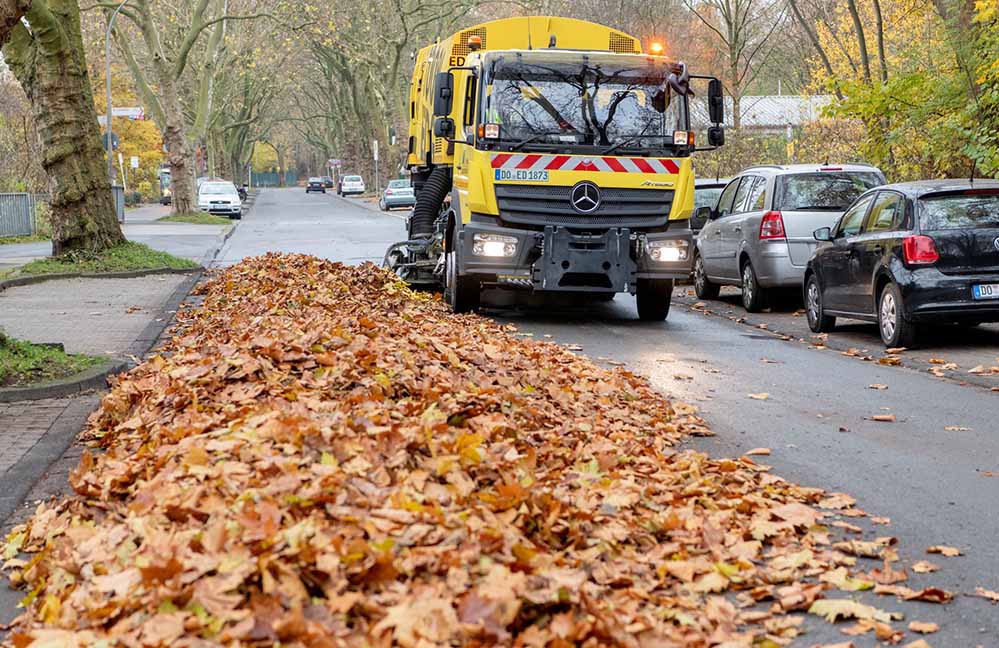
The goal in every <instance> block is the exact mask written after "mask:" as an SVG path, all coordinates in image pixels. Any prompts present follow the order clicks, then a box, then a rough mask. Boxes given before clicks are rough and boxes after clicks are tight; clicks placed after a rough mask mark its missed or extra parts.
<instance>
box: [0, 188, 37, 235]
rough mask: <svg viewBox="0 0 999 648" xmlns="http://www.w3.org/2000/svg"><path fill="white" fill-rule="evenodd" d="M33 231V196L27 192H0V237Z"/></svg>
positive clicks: (26, 233) (29, 233)
mask: <svg viewBox="0 0 999 648" xmlns="http://www.w3.org/2000/svg"><path fill="white" fill-rule="evenodd" d="M34 233H35V198H34V196H32V195H31V194H27V193H0V237H4V236H31V235H32V234H34Z"/></svg>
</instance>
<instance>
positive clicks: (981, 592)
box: [975, 587, 999, 603]
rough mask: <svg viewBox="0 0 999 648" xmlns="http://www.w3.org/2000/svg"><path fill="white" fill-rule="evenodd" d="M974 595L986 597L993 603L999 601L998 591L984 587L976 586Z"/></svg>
mask: <svg viewBox="0 0 999 648" xmlns="http://www.w3.org/2000/svg"><path fill="white" fill-rule="evenodd" d="M975 596H981V597H982V598H985V599H988V600H990V601H992V602H993V603H999V592H995V591H993V590H988V589H985V588H984V587H976V588H975Z"/></svg>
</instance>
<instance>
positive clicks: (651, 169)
mask: <svg viewBox="0 0 999 648" xmlns="http://www.w3.org/2000/svg"><path fill="white" fill-rule="evenodd" d="M491 162H492V166H493V168H494V169H517V170H520V171H603V172H606V173H671V174H676V173H679V172H680V167H679V166H678V165H677V163H676V162H675V161H673V160H671V159H669V158H641V157H635V158H633V157H581V156H572V155H540V154H531V153H494V154H493V155H492V158H491Z"/></svg>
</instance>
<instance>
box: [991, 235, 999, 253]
mask: <svg viewBox="0 0 999 648" xmlns="http://www.w3.org/2000/svg"><path fill="white" fill-rule="evenodd" d="M992 245H994V246H995V248H996V249H997V250H999V236H997V237H996V239H995V240H994V241H992Z"/></svg>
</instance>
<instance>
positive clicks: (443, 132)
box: [434, 117, 454, 138]
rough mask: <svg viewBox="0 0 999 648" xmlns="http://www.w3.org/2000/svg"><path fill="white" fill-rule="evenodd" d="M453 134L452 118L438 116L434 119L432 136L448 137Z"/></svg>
mask: <svg viewBox="0 0 999 648" xmlns="http://www.w3.org/2000/svg"><path fill="white" fill-rule="evenodd" d="M453 135H454V120H453V119H451V118H450V117H438V118H437V119H435V120H434V136H436V137H444V138H450V137H451V136H453Z"/></svg>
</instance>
